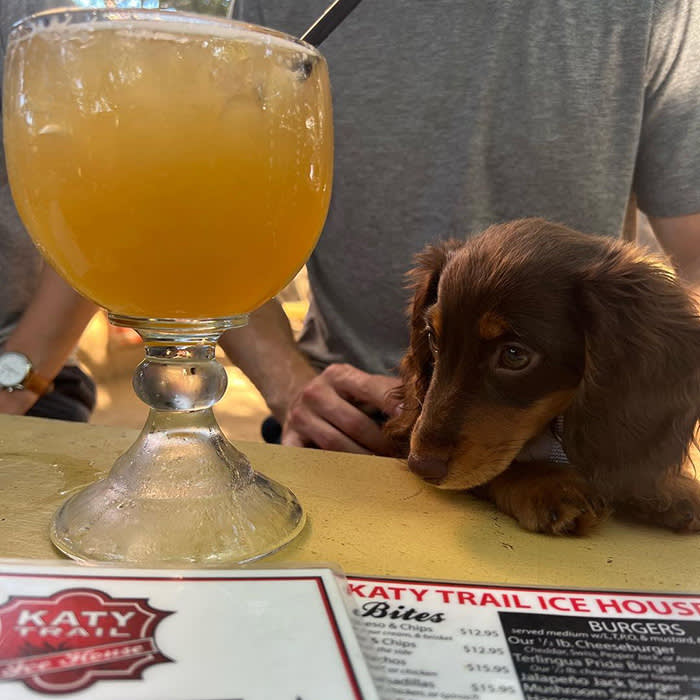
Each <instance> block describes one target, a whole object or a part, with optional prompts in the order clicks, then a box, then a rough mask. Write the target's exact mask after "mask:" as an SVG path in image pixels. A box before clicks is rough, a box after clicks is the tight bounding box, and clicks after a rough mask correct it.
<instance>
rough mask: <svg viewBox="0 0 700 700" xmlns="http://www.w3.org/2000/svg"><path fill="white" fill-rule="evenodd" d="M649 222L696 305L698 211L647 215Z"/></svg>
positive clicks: (699, 244) (699, 237)
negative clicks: (682, 214) (667, 215)
mask: <svg viewBox="0 0 700 700" xmlns="http://www.w3.org/2000/svg"><path fill="white" fill-rule="evenodd" d="M649 222H650V223H651V227H652V229H653V230H654V234H655V235H656V238H657V239H658V241H659V243H660V244H661V247H662V248H663V249H664V251H665V252H666V253H667V255H668V256H669V258H670V259H671V262H672V263H673V265H674V267H675V268H676V270H677V272H678V274H679V275H680V277H681V278H682V279H683V280H684V281H685V282H686V283H687V284H688V285H689V286H690V287H691V290H692V291H693V293H694V296H695V299H696V301H697V303H698V306H699V307H700V213H698V214H690V215H688V216H677V217H668V218H665V217H664V218H661V217H651V216H650V217H649Z"/></svg>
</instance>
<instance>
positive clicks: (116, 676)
mask: <svg viewBox="0 0 700 700" xmlns="http://www.w3.org/2000/svg"><path fill="white" fill-rule="evenodd" d="M345 596H346V593H345V590H344V588H343V587H342V584H341V583H339V578H338V576H337V575H336V574H335V573H334V572H333V571H332V570H330V569H320V568H319V569H315V568H309V569H279V570H260V569H255V570H245V569H243V570H240V571H218V570H205V571H170V570H160V571H135V570H116V569H107V568H85V567H80V566H76V565H73V564H69V563H67V564H65V565H63V566H60V565H59V566H55V565H52V566H34V565H31V566H28V565H27V563H24V562H23V563H18V564H7V563H0V697H1V698H3V699H7V700H14V699H15V698H34V699H36V698H39V697H47V696H53V697H61V698H86V697H87V698H90V699H91V700H92V699H95V700H102V699H117V698H118V699H119V700H123V699H124V698H129V699H130V700H131V699H133V700H139V699H141V698H143V699H148V700H166V699H167V700H271V699H276V698H280V699H289V700H326V699H327V698H333V699H334V700H378V696H377V694H376V691H375V689H374V686H373V684H372V680H371V677H370V674H369V672H368V669H367V666H366V664H365V661H364V659H363V656H362V653H361V651H360V648H359V646H358V643H357V639H356V638H355V635H354V633H353V628H352V625H351V622H350V618H349V615H348V610H347V607H346V604H347V600H346V598H345Z"/></svg>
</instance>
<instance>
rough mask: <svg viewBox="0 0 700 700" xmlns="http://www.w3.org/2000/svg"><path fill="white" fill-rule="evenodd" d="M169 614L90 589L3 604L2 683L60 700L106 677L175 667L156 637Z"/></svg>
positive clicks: (14, 599)
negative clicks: (15, 683) (168, 664)
mask: <svg viewBox="0 0 700 700" xmlns="http://www.w3.org/2000/svg"><path fill="white" fill-rule="evenodd" d="M168 615H172V612H169V611H164V610H156V609H154V608H152V607H151V606H150V605H149V604H148V601H147V600H146V599H144V598H112V597H111V596H109V595H107V594H106V593H103V592H102V591H97V590H92V589H87V588H74V589H69V590H64V591H59V592H58V593H54V594H53V595H52V596H50V597H48V598H30V597H11V598H10V599H9V600H8V602H7V603H5V604H4V605H1V606H0V684H1V683H2V682H4V681H21V682H23V683H25V685H27V686H28V687H29V688H31V689H32V690H35V691H38V692H41V693H50V694H54V693H69V692H75V691H76V690H83V689H84V688H87V687H89V686H91V685H92V684H93V683H95V682H96V681H98V680H101V679H124V680H126V679H134V678H141V677H142V674H143V671H144V669H146V668H147V667H148V666H151V665H153V664H159V663H163V662H168V661H172V659H169V658H168V657H167V656H165V655H164V654H163V653H161V651H160V650H159V649H158V646H157V645H156V641H155V638H154V635H155V630H156V626H157V625H158V623H159V622H160V621H161V620H163V619H164V618H166V617H167V616H168ZM0 694H2V693H1V691H0Z"/></svg>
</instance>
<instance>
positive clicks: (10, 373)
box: [0, 352, 32, 387]
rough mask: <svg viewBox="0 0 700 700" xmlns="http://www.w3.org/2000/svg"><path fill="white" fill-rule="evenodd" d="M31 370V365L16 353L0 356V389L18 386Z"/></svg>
mask: <svg viewBox="0 0 700 700" xmlns="http://www.w3.org/2000/svg"><path fill="white" fill-rule="evenodd" d="M31 368H32V363H31V362H30V361H29V360H28V359H27V358H26V357H25V356H24V355H22V354H20V353H18V352H6V353H4V354H3V355H0V387H7V386H18V385H20V384H21V383H22V382H23V381H24V379H25V378H26V376H27V374H28V373H29V370H30V369H31Z"/></svg>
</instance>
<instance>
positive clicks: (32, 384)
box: [22, 369, 53, 396]
mask: <svg viewBox="0 0 700 700" xmlns="http://www.w3.org/2000/svg"><path fill="white" fill-rule="evenodd" d="M22 388H24V389H27V391H33V392H34V393H35V394H36V395H37V396H43V395H44V394H48V393H49V391H51V390H52V389H53V382H52V381H49V380H48V379H46V377H42V376H41V375H40V374H37V373H36V372H35V371H34V370H33V369H30V370H29V372H28V373H27V376H26V377H25V378H24V380H23V381H22Z"/></svg>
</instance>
